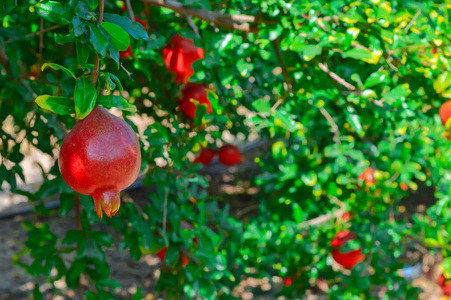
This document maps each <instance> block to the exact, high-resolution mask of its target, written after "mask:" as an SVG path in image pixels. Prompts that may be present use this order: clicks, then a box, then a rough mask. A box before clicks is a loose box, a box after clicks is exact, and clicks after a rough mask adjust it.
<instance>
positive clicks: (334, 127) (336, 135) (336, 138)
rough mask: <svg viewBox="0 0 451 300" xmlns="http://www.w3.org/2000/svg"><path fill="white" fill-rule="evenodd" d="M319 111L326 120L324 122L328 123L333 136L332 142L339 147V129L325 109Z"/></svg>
mask: <svg viewBox="0 0 451 300" xmlns="http://www.w3.org/2000/svg"><path fill="white" fill-rule="evenodd" d="M319 111H320V112H321V114H322V115H323V116H324V117H325V118H326V120H327V121H328V122H329V125H330V126H331V130H332V133H333V134H334V138H333V140H334V142H335V143H337V144H338V145H341V141H340V128H339V127H338V125H337V123H335V121H334V119H333V118H332V116H331V115H330V114H329V112H328V111H327V110H326V109H325V108H323V107H321V108H320V109H319Z"/></svg>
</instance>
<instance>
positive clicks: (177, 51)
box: [163, 34, 204, 83]
mask: <svg viewBox="0 0 451 300" xmlns="http://www.w3.org/2000/svg"><path fill="white" fill-rule="evenodd" d="M163 58H164V63H165V65H166V67H167V68H168V69H169V71H171V72H172V73H175V74H176V75H177V77H176V78H175V82H183V83H187V82H188V79H189V78H190V77H191V76H192V75H193V74H194V69H193V67H192V65H193V63H194V62H195V61H196V60H199V59H202V58H204V50H203V49H202V48H198V47H196V46H194V41H193V40H191V39H187V38H184V37H182V36H180V35H179V34H176V35H174V36H173V37H172V38H171V40H170V41H169V43H168V44H167V45H166V46H165V47H164V49H163Z"/></svg>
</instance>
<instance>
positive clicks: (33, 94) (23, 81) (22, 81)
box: [19, 78, 38, 99]
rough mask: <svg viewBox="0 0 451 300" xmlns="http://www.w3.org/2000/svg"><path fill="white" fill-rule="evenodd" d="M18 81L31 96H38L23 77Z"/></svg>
mask: <svg viewBox="0 0 451 300" xmlns="http://www.w3.org/2000/svg"><path fill="white" fill-rule="evenodd" d="M19 81H20V83H22V84H23V85H24V86H25V88H26V89H27V90H28V91H29V92H30V94H31V95H32V96H33V99H36V98H37V97H38V94H36V93H35V91H34V90H33V89H32V88H31V86H30V85H29V84H28V82H27V81H26V80H25V79H23V78H21V79H20V80H19Z"/></svg>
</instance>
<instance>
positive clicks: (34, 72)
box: [30, 63, 41, 77]
mask: <svg viewBox="0 0 451 300" xmlns="http://www.w3.org/2000/svg"><path fill="white" fill-rule="evenodd" d="M39 74H41V64H39V63H35V64H34V65H32V66H31V67H30V75H31V76H34V77H38V76H39Z"/></svg>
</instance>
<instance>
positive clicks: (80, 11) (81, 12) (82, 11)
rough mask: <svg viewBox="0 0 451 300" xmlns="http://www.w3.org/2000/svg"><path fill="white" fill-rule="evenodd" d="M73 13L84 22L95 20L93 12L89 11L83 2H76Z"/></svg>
mask: <svg viewBox="0 0 451 300" xmlns="http://www.w3.org/2000/svg"><path fill="white" fill-rule="evenodd" d="M75 13H76V14H77V16H79V17H80V18H82V19H84V20H86V21H89V20H96V19H97V16H96V14H95V13H94V12H93V11H90V9H89V6H88V4H87V3H86V2H84V1H80V2H78V4H77V7H76V8H75Z"/></svg>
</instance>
